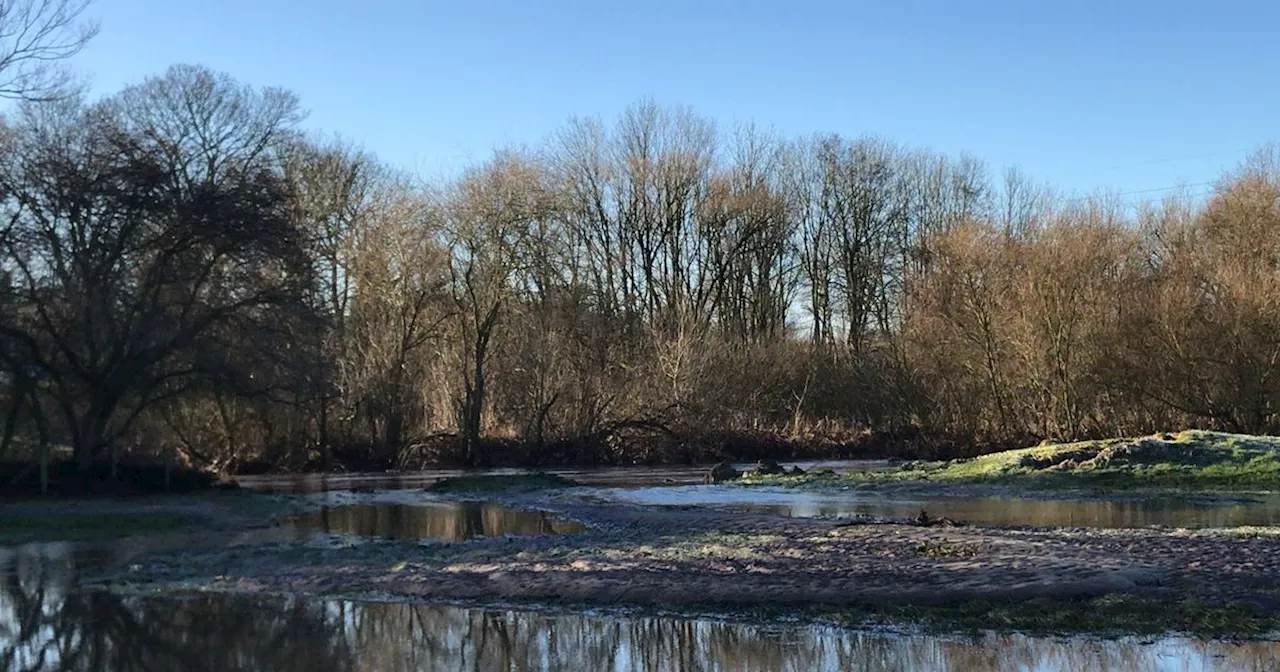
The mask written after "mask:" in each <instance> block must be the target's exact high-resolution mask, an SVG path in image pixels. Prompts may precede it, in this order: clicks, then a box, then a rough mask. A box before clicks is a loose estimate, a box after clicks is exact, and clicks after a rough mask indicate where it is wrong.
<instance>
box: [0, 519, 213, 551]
mask: <svg viewBox="0 0 1280 672" xmlns="http://www.w3.org/2000/svg"><path fill="white" fill-rule="evenodd" d="M196 522H198V521H195V520H193V519H191V518H189V517H187V516H181V515H177V514H171V513H154V514H65V515H63V514H45V515H34V516H22V517H13V518H8V517H0V546H11V545H16V544H24V543H28V542H33V541H106V540H110V539H119V538H122V537H130V536H136V535H144V534H157V533H161V532H172V531H174V530H177V529H180V528H183V527H186V526H188V525H192V524H194V523H196Z"/></svg>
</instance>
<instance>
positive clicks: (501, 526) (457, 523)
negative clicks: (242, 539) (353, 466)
mask: <svg viewBox="0 0 1280 672" xmlns="http://www.w3.org/2000/svg"><path fill="white" fill-rule="evenodd" d="M277 528H283V530H284V532H285V534H286V535H287V536H293V537H295V538H297V537H305V536H309V535H312V534H335V535H341V536H353V537H364V538H377V539H393V540H396V541H419V540H428V539H433V540H438V541H463V540H466V539H472V538H475V537H501V536H505V535H511V536H535V535H542V534H568V533H573V532H581V531H582V530H584V529H586V528H585V527H584V526H583V525H582V524H580V523H577V522H574V521H570V520H560V519H557V518H554V517H552V516H550V515H548V514H547V513H545V512H543V511H533V510H530V509H514V508H508V507H504V506H500V505H497V504H490V503H487V502H422V503H420V504H415V505H408V504H387V503H373V504H348V505H345V506H336V507H327V506H326V507H323V508H321V509H320V510H318V511H311V512H309V513H305V514H302V515H299V516H293V517H290V518H285V519H284V520H282V521H280V524H279V525H278V526H277Z"/></svg>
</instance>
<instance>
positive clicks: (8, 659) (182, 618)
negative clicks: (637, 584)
mask: <svg viewBox="0 0 1280 672" xmlns="http://www.w3.org/2000/svg"><path fill="white" fill-rule="evenodd" d="M7 564H8V566H7V567H5V566H4V565H5V563H4V559H3V558H0V669H6V670H20V671H27V670H46V669H48V670H125V671H139V672H141V671H147V672H151V671H161V670H284V671H289V670H298V671H305V672H324V671H327V670H369V671H374V670H377V671H383V670H385V671H388V672H395V671H400V670H404V671H408V670H546V669H554V670H561V669H564V670H568V669H573V670H616V671H626V672H651V671H654V672H656V671H658V670H692V671H698V672H701V671H708V672H709V671H712V670H797V671H799V670H806V671H807V670H866V671H873V670H904V669H910V670H930V669H951V670H974V671H982V670H1108V669H1117V670H1159V669H1176V670H1200V669H1231V670H1272V669H1276V663H1275V661H1276V660H1277V658H1280V646H1277V645H1276V644H1274V643H1238V644H1237V643H1226V642H1198V641H1195V640H1188V639H1174V638H1169V639H1162V640H1157V641H1155V642H1151V643H1145V644H1144V643H1141V642H1139V641H1136V640H1118V641H1117V640H1112V641H1102V640H1090V639H1082V638H1076V639H1045V638H1033V637H1026V636H1020V635H1005V636H991V637H985V638H980V639H964V638H939V637H930V636H924V635H893V634H887V633H869V632H856V631H848V630H841V629H835V628H820V627H782V626H778V627H765V626H754V625H744V624H735V623H721V622H716V621H709V620H686V619H675V618H656V617H611V616H600V615H590V614H562V615H557V614H542V613H535V612H523V611H509V610H484V609H465V608H460V607H454V606H446V605H433V604H386V603H356V602H343V601H324V602H321V601H308V600H300V599H285V598H263V597H253V596H227V595H202V596H197V597H185V598H179V597H120V596H115V595H109V594H102V593H96V594H94V593H78V592H75V591H74V578H75V569H76V568H75V562H74V561H73V556H65V557H63V558H61V560H60V561H59V560H55V559H51V558H48V557H23V556H19V557H18V558H16V559H13V558H10V560H9V562H8V563H7Z"/></svg>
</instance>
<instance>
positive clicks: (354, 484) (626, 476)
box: [236, 460, 894, 494]
mask: <svg viewBox="0 0 1280 672" xmlns="http://www.w3.org/2000/svg"><path fill="white" fill-rule="evenodd" d="M787 464H788V465H799V466H801V467H802V468H804V469H805V470H806V471H810V470H820V469H831V470H832V471H835V472H837V473H844V472H850V471H875V470H884V469H890V468H892V466H893V464H894V463H892V462H890V461H888V460H830V461H819V460H810V461H801V462H788V463H787ZM733 466H734V467H735V468H736V469H738V470H739V471H746V470H748V469H750V468H752V467H753V466H755V463H754V462H744V463H740V464H735V465H733ZM710 469H711V465H700V466H679V465H675V466H657V467H643V466H641V467H600V468H559V469H546V470H544V471H546V472H547V473H551V474H556V475H558V476H564V477H565V478H569V479H573V480H575V481H577V482H579V483H583V484H586V485H594V486H614V487H632V488H634V487H645V486H661V485H690V484H694V483H701V482H702V477H703V476H706V474H707V472H708V471H709V470H710ZM524 473H528V470H526V469H489V470H483V471H463V470H461V469H431V470H427V471H412V472H403V473H350V474H290V475H283V476H282V475H268V476H237V477H236V481H238V482H239V483H240V485H242V486H244V487H246V488H249V489H251V490H262V491H266V492H276V493H282V494H284V493H310V492H327V491H336V490H356V491H368V490H410V489H419V488H424V487H426V486H429V485H431V484H433V483H435V482H436V481H439V480H441V479H445V478H452V477H455V476H462V475H477V474H489V475H505V476H509V475H513V474H524Z"/></svg>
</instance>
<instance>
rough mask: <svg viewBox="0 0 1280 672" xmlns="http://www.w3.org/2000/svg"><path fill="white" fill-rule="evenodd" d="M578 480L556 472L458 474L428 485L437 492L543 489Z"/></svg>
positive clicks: (572, 483)
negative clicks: (485, 474)
mask: <svg viewBox="0 0 1280 672" xmlns="http://www.w3.org/2000/svg"><path fill="white" fill-rule="evenodd" d="M576 485H579V483H578V482H577V481H574V480H572V479H568V478H565V477H563V476H557V475H555V474H544V473H541V472H539V473H534V474H515V475H505V476H502V475H489V476H457V477H454V478H445V479H441V480H439V481H436V482H435V483H433V484H431V485H430V486H428V487H427V490H431V491H435V492H493V491H499V490H543V489H547V488H571V487H574V486H576Z"/></svg>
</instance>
